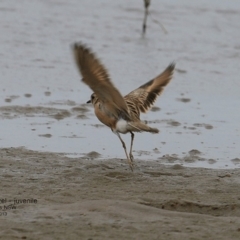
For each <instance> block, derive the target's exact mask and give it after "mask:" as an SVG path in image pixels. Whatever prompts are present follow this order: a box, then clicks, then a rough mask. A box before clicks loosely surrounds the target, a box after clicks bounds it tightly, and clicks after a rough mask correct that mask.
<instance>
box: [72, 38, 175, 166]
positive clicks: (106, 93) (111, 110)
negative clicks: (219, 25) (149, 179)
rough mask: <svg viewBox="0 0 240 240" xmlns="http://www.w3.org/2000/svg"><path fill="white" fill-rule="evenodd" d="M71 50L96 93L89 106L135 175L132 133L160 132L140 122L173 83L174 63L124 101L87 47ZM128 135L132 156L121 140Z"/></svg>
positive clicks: (73, 46) (78, 44) (78, 46)
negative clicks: (119, 146)
mask: <svg viewBox="0 0 240 240" xmlns="http://www.w3.org/2000/svg"><path fill="white" fill-rule="evenodd" d="M72 50H73V55H74V58H75V62H76V65H77V67H78V69H79V71H80V74H81V75H82V81H83V82H84V83H85V84H87V85H88V86H89V87H90V88H91V89H92V91H93V94H92V95H91V99H90V100H89V101H88V102H87V103H92V104H93V106H94V110H95V115H96V116H97V118H98V119H99V120H100V121H101V122H102V123H103V124H105V125H106V126H108V127H109V128H111V130H112V132H113V133H115V134H116V135H117V136H118V138H119V139H120V141H121V143H122V146H123V148H124V151H125V154H126V157H127V160H128V163H129V166H130V168H131V170H132V171H133V155H132V147H133V140H134V133H133V132H151V133H158V132H159V130H158V129H157V128H152V127H149V126H148V125H147V124H146V123H144V122H143V121H141V120H140V113H141V112H143V113H145V112H147V111H148V110H149V109H150V108H151V107H152V106H153V104H154V102H155V100H156V98H157V96H159V95H160V94H161V93H162V91H163V89H164V87H165V86H166V85H167V84H168V83H169V81H170V80H171V78H172V76H173V72H174V68H175V64H174V63H171V64H170V65H169V66H168V67H167V68H166V69H165V70H164V71H163V72H162V73H161V74H160V75H158V76H157V77H155V78H154V79H152V80H150V81H149V82H147V83H145V84H143V85H142V86H140V87H139V88H137V89H135V90H134V91H132V92H130V93H129V94H127V95H126V96H125V97H123V96H122V95H121V93H120V92H119V91H118V89H117V88H116V87H115V86H114V85H113V83H112V82H111V79H110V77H109V74H108V72H107V70H106V68H105V67H104V65H103V64H102V63H101V62H100V60H99V59H98V58H97V57H96V56H95V54H94V53H93V52H92V51H91V50H90V49H89V48H88V47H86V46H85V45H84V44H82V43H74V44H73V45H72ZM128 132H129V133H130V134H131V145H130V152H129V154H128V153H127V148H126V145H125V143H124V141H123V140H122V138H121V136H120V133H123V134H125V133H128Z"/></svg>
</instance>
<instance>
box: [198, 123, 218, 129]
mask: <svg viewBox="0 0 240 240" xmlns="http://www.w3.org/2000/svg"><path fill="white" fill-rule="evenodd" d="M193 126H194V127H204V128H205V129H213V126H212V125H210V124H206V123H194V124H193Z"/></svg>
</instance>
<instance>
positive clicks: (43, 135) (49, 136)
mask: <svg viewBox="0 0 240 240" xmlns="http://www.w3.org/2000/svg"><path fill="white" fill-rule="evenodd" d="M38 136H39V137H46V138H51V137H52V134H49V133H47V134H39V135H38Z"/></svg>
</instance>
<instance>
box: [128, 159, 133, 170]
mask: <svg viewBox="0 0 240 240" xmlns="http://www.w3.org/2000/svg"><path fill="white" fill-rule="evenodd" d="M128 164H129V167H130V169H131V171H132V172H133V161H132V160H130V159H128Z"/></svg>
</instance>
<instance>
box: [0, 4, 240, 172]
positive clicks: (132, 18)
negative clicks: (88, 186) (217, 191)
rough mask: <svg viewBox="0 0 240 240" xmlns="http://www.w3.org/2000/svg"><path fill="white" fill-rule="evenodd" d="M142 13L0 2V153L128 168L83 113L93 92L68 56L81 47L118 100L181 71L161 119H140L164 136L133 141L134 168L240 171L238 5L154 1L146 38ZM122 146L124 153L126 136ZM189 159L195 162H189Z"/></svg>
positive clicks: (139, 8) (158, 114)
mask: <svg viewBox="0 0 240 240" xmlns="http://www.w3.org/2000/svg"><path fill="white" fill-rule="evenodd" d="M143 13H144V12H143V3H141V1H132V2H129V1H127V0H124V1H120V2H116V1H110V0H104V1H99V2H96V1H95V2H94V4H93V2H91V1H87V0H85V1H81V2H79V1H77V0H71V1H56V0H52V1H40V0H39V1H27V0H26V1H21V3H20V2H19V1H17V0H15V1H14V0H13V1H4V2H0V26H1V35H0V69H1V70H0V71H1V89H0V94H1V100H0V106H1V110H0V114H1V125H0V131H1V137H0V143H1V147H20V146H24V147H26V148H29V149H33V150H40V151H53V152H63V153H66V154H67V155H68V156H76V155H79V156H86V154H88V153H89V152H92V151H95V152H98V153H99V154H101V156H100V158H106V157H107V158H114V157H116V158H125V154H124V151H123V149H122V146H121V144H120V142H119V140H118V138H117V137H116V136H115V135H114V134H112V132H111V131H110V130H109V129H108V128H107V127H104V126H102V125H101V124H100V123H99V122H98V120H97V119H96V117H95V116H94V114H93V109H92V108H91V106H86V105H84V103H85V102H86V101H87V100H88V99H89V96H90V94H91V91H90V89H89V88H88V87H87V86H85V85H84V84H83V83H81V82H80V76H79V75H78V72H77V69H76V67H75V65H74V62H73V59H72V55H71V50H70V44H71V43H73V42H75V41H82V42H84V43H87V44H88V45H89V46H90V47H92V48H93V49H94V51H95V52H96V53H97V55H98V56H99V57H100V58H101V59H102V61H103V63H104V64H105V65H106V66H107V68H108V69H109V72H110V75H111V76H112V79H113V81H114V83H115V85H116V86H117V87H118V88H119V89H120V91H121V92H122V93H123V94H127V93H128V92H130V91H131V90H133V89H134V88H136V87H138V86H140V85H141V84H143V83H144V82H146V81H148V80H150V79H151V78H153V77H155V76H156V75H157V74H159V73H160V72H161V71H162V70H164V69H165V67H167V66H168V64H169V63H170V62H172V61H175V62H176V63H177V67H176V68H177V69H176V72H175V76H174V79H173V80H172V81H171V83H170V84H169V85H168V86H167V87H166V89H165V91H164V93H163V94H162V96H161V97H160V98H159V99H158V101H157V102H156V104H155V106H157V107H159V108H160V110H159V111H154V112H153V111H150V112H149V113H148V114H147V115H142V119H143V120H146V121H149V125H152V126H153V127H157V128H159V129H160V131H161V133H160V134H157V135H152V134H148V133H141V134H136V138H135V142H134V155H135V158H137V159H149V160H157V161H159V162H164V163H166V164H175V163H180V164H183V165H187V166H201V167H211V168H232V167H233V168H235V167H239V162H240V147H239V145H240V127H239V122H240V114H239V106H240V81H239V73H238V71H239V67H240V42H239V39H240V32H239V22H240V2H239V1H237V0H235V1H231V2H228V1H221V2H219V1H211V2H209V1H206V0H204V1H199V2H193V1H190V0H185V1H174V0H172V1H167V0H164V1H162V0H161V1H160V0H158V1H157V0H155V1H152V3H151V5H150V17H149V19H148V23H147V24H148V27H147V32H146V35H145V37H142V35H141V24H142V20H143ZM159 22H161V24H163V25H164V27H165V28H166V29H167V31H168V34H165V33H164V32H163V31H162V29H161V26H160V25H159ZM14 106H18V107H14ZM21 106H22V107H24V108H22V109H20V110H19V108H20V107H21ZM26 106H38V107H39V106H41V107H42V108H43V109H40V110H39V109H31V110H29V109H28V108H27V107H26ZM78 106H80V107H81V109H79V110H74V109H73V108H74V107H78ZM61 110H66V111H65V112H61ZM56 114H57V115H56ZM58 114H60V116H59V115H58ZM123 138H124V139H125V140H126V142H127V144H128V145H129V143H130V135H125V136H123ZM191 150H198V151H199V152H197V154H194V157H193V158H189V156H192V152H190V151H191ZM189 152H190V153H189ZM163 156H164V157H163Z"/></svg>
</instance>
